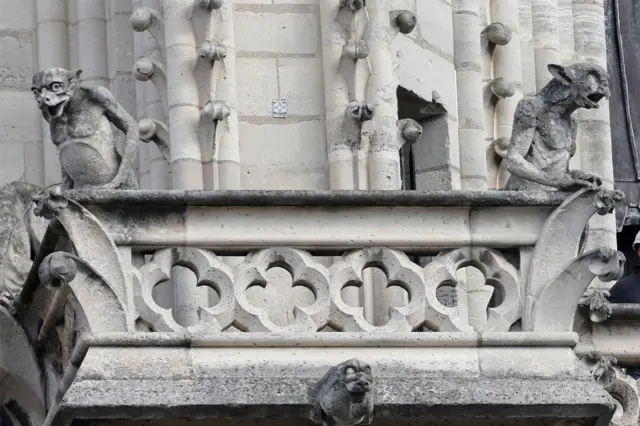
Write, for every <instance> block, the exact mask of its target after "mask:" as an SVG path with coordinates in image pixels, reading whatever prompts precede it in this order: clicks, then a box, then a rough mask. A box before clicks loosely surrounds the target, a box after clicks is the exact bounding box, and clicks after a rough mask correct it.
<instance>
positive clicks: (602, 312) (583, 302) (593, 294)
mask: <svg viewBox="0 0 640 426" xmlns="http://www.w3.org/2000/svg"><path fill="white" fill-rule="evenodd" d="M608 297H609V292H608V291H606V290H601V289H597V288H591V289H588V290H587V292H586V293H585V294H583V295H582V297H581V298H580V302H579V303H578V304H579V305H580V306H583V307H586V308H587V309H589V319H591V321H593V322H602V321H604V320H606V319H607V318H609V316H610V315H611V304H610V303H609V300H608Z"/></svg>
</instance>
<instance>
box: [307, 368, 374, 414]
mask: <svg viewBox="0 0 640 426" xmlns="http://www.w3.org/2000/svg"><path fill="white" fill-rule="evenodd" d="M311 404H312V407H311V416H310V418H311V420H312V421H313V422H314V423H317V424H320V425H325V426H334V425H335V426H357V425H368V424H371V422H372V421H373V406H374V394H373V376H372V375H371V367H370V366H369V364H367V363H366V362H363V361H360V360H358V359H350V360H349V361H346V362H343V363H342V364H339V365H336V366H334V367H331V368H330V369H329V371H327V373H326V374H325V375H324V377H322V379H320V380H319V381H318V383H317V384H316V385H315V387H314V388H313V390H312V391H311Z"/></svg>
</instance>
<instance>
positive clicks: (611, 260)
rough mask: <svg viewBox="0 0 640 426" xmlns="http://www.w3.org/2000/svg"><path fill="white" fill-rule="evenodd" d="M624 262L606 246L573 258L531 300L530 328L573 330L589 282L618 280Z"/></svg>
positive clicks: (622, 257)
mask: <svg viewBox="0 0 640 426" xmlns="http://www.w3.org/2000/svg"><path fill="white" fill-rule="evenodd" d="M624 262H625V258H624V255H623V254H622V253H620V252H619V251H616V250H613V249H610V248H608V247H601V248H600V249H596V250H592V251H590V252H587V253H585V254H583V255H582V256H580V257H578V258H576V259H575V260H573V261H572V262H571V263H570V264H569V265H568V266H567V267H566V268H565V269H564V270H563V271H562V272H561V273H560V274H558V276H557V277H556V278H555V279H554V280H552V281H551V282H550V283H549V284H548V285H547V286H546V287H545V288H544V289H543V290H542V292H541V293H540V295H539V296H538V297H537V298H536V299H535V300H534V302H533V309H532V316H531V325H532V327H531V328H532V331H546V332H549V331H572V330H573V321H574V317H575V313H576V309H577V307H578V303H579V301H580V298H581V297H582V295H583V293H584V292H585V290H586V289H587V287H588V286H589V284H590V283H591V281H593V279H594V278H595V277H598V278H600V280H602V281H604V282H607V281H612V280H617V279H620V278H621V277H622V273H623V268H624Z"/></svg>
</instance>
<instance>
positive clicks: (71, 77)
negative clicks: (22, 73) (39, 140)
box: [31, 68, 81, 118]
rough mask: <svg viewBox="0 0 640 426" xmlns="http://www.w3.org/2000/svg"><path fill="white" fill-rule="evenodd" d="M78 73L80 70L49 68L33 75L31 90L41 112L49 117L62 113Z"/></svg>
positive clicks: (58, 115)
mask: <svg viewBox="0 0 640 426" xmlns="http://www.w3.org/2000/svg"><path fill="white" fill-rule="evenodd" d="M80 73H81V71H80V70H78V71H67V70H65V69H63V68H49V69H46V70H43V71H40V72H39V73H37V74H35V75H34V76H33V82H32V85H31V91H32V92H33V95H34V96H35V98H36V102H38V107H39V108H40V110H41V111H42V113H43V114H45V115H46V116H49V117H51V118H53V117H60V116H61V115H62V113H63V111H64V107H65V106H66V105H67V103H68V102H69V99H71V92H72V90H73V88H74V87H75V85H76V83H77V81H78V77H79V76H80Z"/></svg>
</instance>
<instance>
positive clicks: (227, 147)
mask: <svg viewBox="0 0 640 426" xmlns="http://www.w3.org/2000/svg"><path fill="white" fill-rule="evenodd" d="M212 16H219V18H218V19H217V22H216V26H215V28H213V31H212V32H211V34H216V35H217V39H216V41H217V42H219V43H221V44H222V45H223V46H224V47H225V48H226V50H227V56H226V57H225V58H224V62H222V61H217V63H216V64H215V65H214V69H213V71H212V72H213V76H214V78H215V100H217V101H222V102H224V103H226V104H227V106H228V107H229V116H228V117H227V118H226V119H224V120H222V121H220V122H219V123H218V125H217V128H216V136H215V137H216V151H217V159H216V161H217V163H218V167H217V168H218V173H219V188H220V189H241V188H242V179H241V168H240V139H239V135H238V91H237V81H236V47H235V46H236V42H235V32H234V31H235V30H234V24H233V22H234V19H233V4H232V2H230V1H228V2H225V3H224V4H223V5H222V7H221V8H220V13H219V14H218V13H213V14H212Z"/></svg>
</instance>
